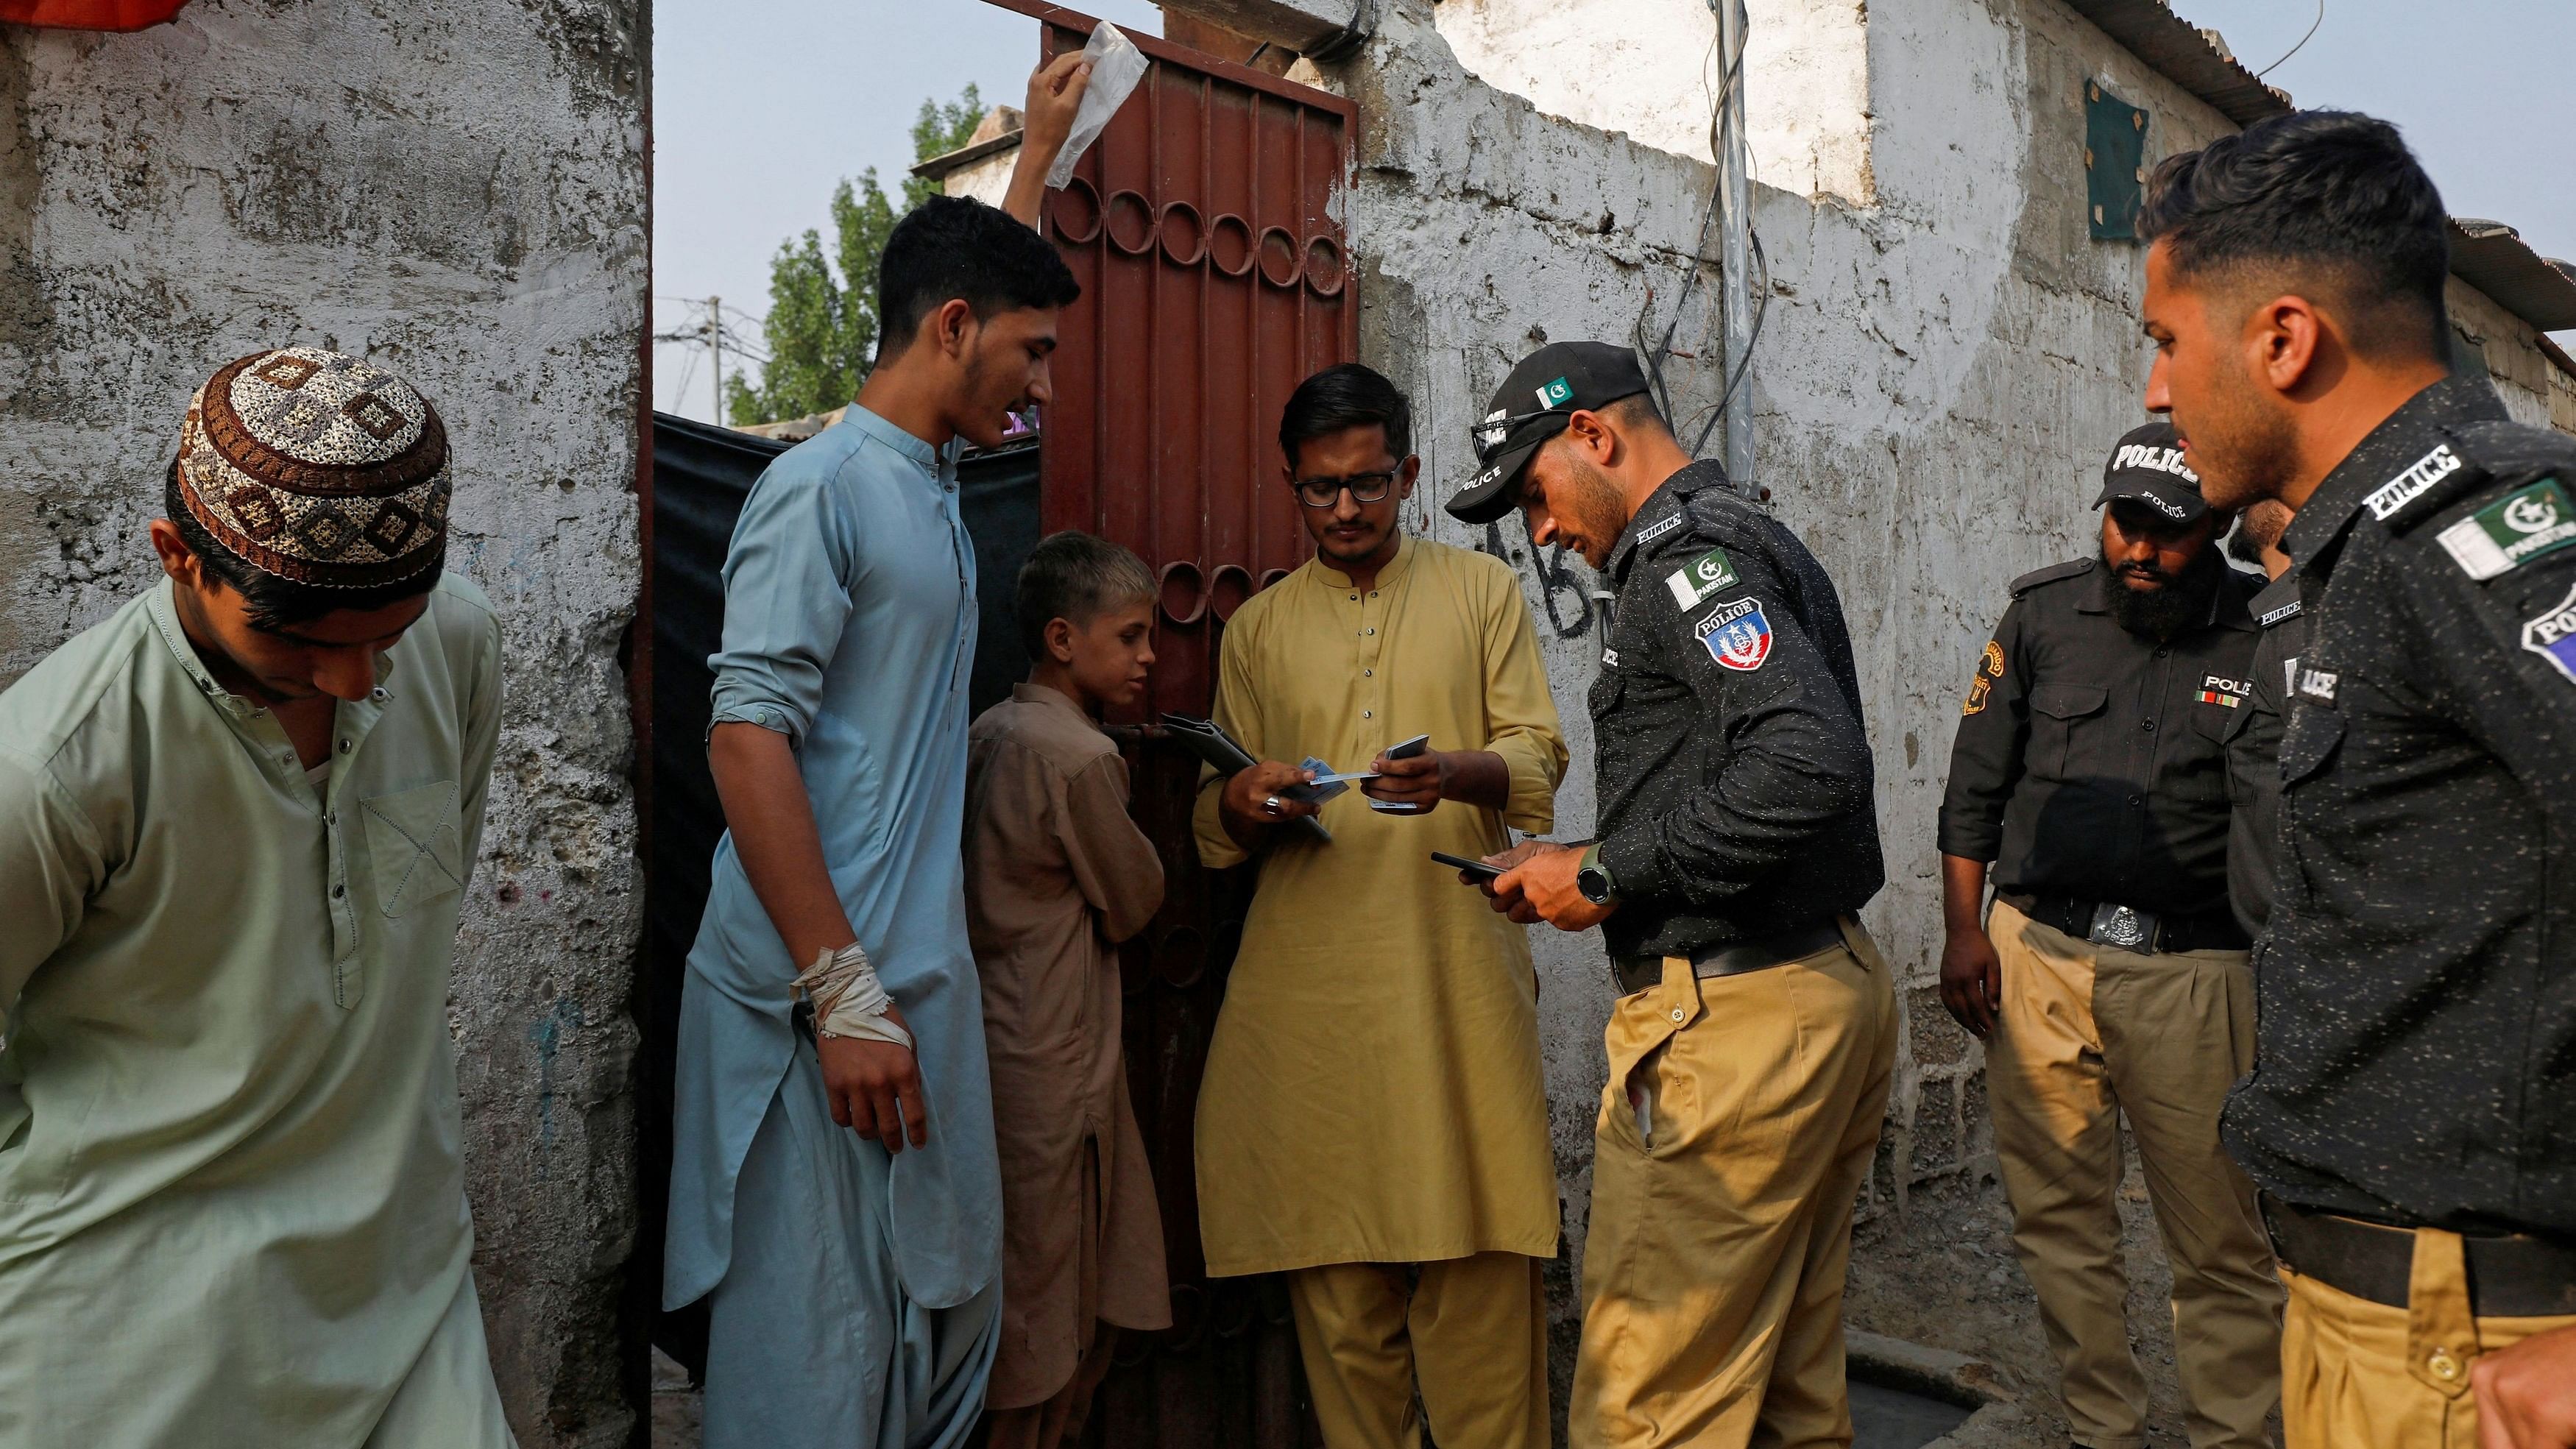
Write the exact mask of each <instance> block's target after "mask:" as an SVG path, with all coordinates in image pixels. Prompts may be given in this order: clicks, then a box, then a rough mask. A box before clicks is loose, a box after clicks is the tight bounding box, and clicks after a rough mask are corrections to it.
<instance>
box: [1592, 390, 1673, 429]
mask: <svg viewBox="0 0 2576 1449" xmlns="http://www.w3.org/2000/svg"><path fill="white" fill-rule="evenodd" d="M1601 412H1602V414H1603V415H1604V416H1606V417H1607V418H1609V419H1610V421H1612V422H1614V423H1616V424H1618V425H1619V426H1620V427H1623V428H1647V427H1652V428H1655V429H1658V430H1660V431H1662V432H1667V433H1669V432H1671V431H1672V430H1673V425H1672V424H1671V423H1668V422H1666V421H1664V410H1663V409H1662V408H1659V407H1657V406H1655V395H1654V394H1653V393H1651V392H1632V393H1630V394H1628V395H1627V396H1626V397H1623V398H1621V399H1619V400H1618V401H1616V402H1614V403H1611V404H1610V405H1609V406H1607V407H1604V408H1602V409H1601Z"/></svg>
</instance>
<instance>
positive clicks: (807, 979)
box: [794, 941, 912, 1051]
mask: <svg viewBox="0 0 2576 1449" xmlns="http://www.w3.org/2000/svg"><path fill="white" fill-rule="evenodd" d="M794 990H795V991H797V992H798V993H799V994H801V995H802V996H804V998H805V999H806V1000H807V1001H810V1002H812V1003H814V1032H815V1034H816V1035H817V1036H822V1037H829V1038H839V1037H856V1038H858V1039H860V1040H862V1041H884V1042H892V1043H894V1044H895V1045H896V1046H899V1047H902V1048H904V1049H905V1050H907V1051H909V1050H911V1048H912V1034H911V1033H910V1032H907V1031H905V1030H904V1029H903V1028H902V1027H899V1026H897V1025H895V1024H894V1023H893V1022H892V1021H890V1020H888V1019H887V1018H886V1012H887V1011H888V1010H889V1009H890V1008H892V1007H893V1005H894V998H893V997H891V996H888V995H886V989H885V987H884V986H883V985H881V984H879V982H878V981H877V968H875V967H874V966H871V965H869V964H868V953H867V952H866V951H863V950H861V949H860V948H859V943H858V942H856V941H852V942H851V943H850V944H848V945H846V946H843V947H842V948H841V949H840V950H838V951H820V952H817V953H815V956H814V964H813V965H811V966H808V967H806V968H805V974H803V975H801V976H799V977H797V978H796V985H795V987H794Z"/></svg>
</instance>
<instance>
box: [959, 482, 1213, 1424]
mask: <svg viewBox="0 0 2576 1449" xmlns="http://www.w3.org/2000/svg"><path fill="white" fill-rule="evenodd" d="M1153 600H1154V579H1153V575H1152V574H1150V573H1149V572H1147V571H1146V568H1145V565H1144V563H1143V562H1142V561H1141V560H1139V559H1138V558H1137V557H1136V556H1135V555H1134V554H1132V553H1129V552H1128V551H1127V550H1125V549H1123V548H1120V547H1118V546H1117V545H1116V544H1113V543H1109V542H1106V541H1104V540H1101V539H1097V538H1093V537H1092V536H1090V535H1089V534H1084V533H1059V534H1055V535H1053V536H1052V537H1049V538H1048V539H1046V540H1045V541H1043V542H1041V543H1040V544H1039V545H1038V547H1037V550H1036V552H1034V553H1033V554H1031V555H1030V556H1029V561H1028V563H1027V564H1026V565H1024V566H1023V567H1022V568H1021V570H1020V576H1019V590H1018V597H1017V600H1016V604H1017V612H1018V615H1019V625H1020V635H1021V638H1022V640H1023V642H1025V643H1026V644H1027V645H1028V650H1029V657H1030V659H1031V660H1032V661H1033V662H1032V663H1031V665H1030V668H1029V678H1028V682H1027V683H1025V684H1021V685H1018V686H1015V687H1014V688H1013V689H1012V691H1011V697H1010V698H1009V699H1007V700H1004V701H1002V702H1001V703H1000V704H997V705H995V706H993V707H992V708H991V709H988V710H986V711H984V713H983V715H982V716H981V717H979V718H978V719H977V720H976V721H975V724H974V728H973V729H972V730H971V731H970V733H969V735H968V739H969V746H968V748H969V755H968V761H967V767H966V768H967V774H966V923H967V937H968V940H969V941H970V942H971V943H972V944H973V946H974V950H975V966H976V970H977V972H978V974H979V975H980V976H981V977H982V980H983V991H984V1035H985V1044H986V1050H987V1053H988V1055H989V1056H990V1058H991V1061H992V1071H993V1129H994V1139H995V1141H996V1144H997V1145H998V1147H999V1149H1000V1154H1001V1165H1002V1341H1001V1346H1000V1348H999V1349H998V1351H997V1353H996V1356H995V1358H994V1362H993V1374H992V1379H991V1384H990V1389H989V1392H988V1396H987V1398H986V1400H985V1404H986V1413H985V1417H984V1426H983V1427H984V1435H985V1442H986V1443H987V1444H989V1445H990V1446H991V1449H1057V1446H1059V1445H1066V1444H1071V1443H1074V1442H1075V1441H1077V1440H1078V1439H1080V1437H1081V1435H1082V1426H1083V1420H1084V1418H1085V1417H1086V1416H1087V1414H1088V1412H1089V1410H1090V1406H1091V1395H1092V1391H1093V1390H1094V1389H1095V1388H1097V1387H1098V1386H1099V1384H1100V1380H1101V1378H1102V1376H1103V1375H1105V1374H1106V1373H1107V1372H1108V1370H1109V1359H1110V1352H1111V1348H1112V1345H1113V1343H1114V1342H1115V1340H1116V1338H1117V1330H1118V1329H1119V1328H1135V1329H1154V1328H1166V1327H1169V1326H1170V1325H1171V1321H1172V1319H1171V1303H1170V1296H1169V1291H1168V1289H1167V1286H1166V1283H1165V1278H1164V1269H1163V1228H1162V1222H1161V1219H1160V1217H1159V1216H1158V1214H1157V1210H1156V1208H1155V1205H1154V1184H1153V1179H1152V1178H1151V1176H1150V1175H1149V1173H1148V1171H1147V1168H1146V1165H1145V1143H1144V1138H1143V1136H1142V1135H1141V1134H1140V1133H1139V1132H1138V1131H1137V1129H1136V1115H1135V1112H1134V1110H1133V1109H1132V1108H1131V1107H1130V1106H1129V1104H1128V1100H1127V1075H1126V1062H1125V1059H1124V1056H1123V1054H1122V1053H1121V1051H1120V1050H1119V1035H1120V1028H1119V984H1118V956H1117V952H1116V949H1115V947H1114V945H1113V943H1115V942H1118V941H1123V940H1125V939H1127V938H1128V937H1130V936H1132V935H1134V934H1136V932H1137V931H1139V930H1141V929H1143V927H1144V925H1145V923H1146V921H1147V920H1149V919H1150V918H1151V917H1152V916H1153V914H1154V911H1155V910H1156V908H1157V907H1159V906H1160V905H1161V904H1162V901H1163V863H1162V861H1161V859H1160V858H1159V857H1157V856H1156V855H1155V853H1154V844H1153V842H1152V841H1150V840H1148V839H1146V838H1145V833H1144V832H1143V831H1141V830H1139V829H1137V828H1136V823H1135V822H1134V821H1133V820H1131V819H1129V818H1128V815H1127V763H1126V761H1125V760H1124V759H1122V758H1120V756H1119V753H1118V747H1117V746H1116V745H1115V744H1114V743H1112V742H1111V741H1110V738H1109V736H1107V735H1106V734H1103V733H1102V732H1101V729H1100V725H1099V722H1098V718H1097V717H1098V715H1099V713H1100V712H1101V711H1102V710H1103V709H1105V708H1108V707H1110V706H1114V705H1127V704H1132V703H1134V702H1135V701H1136V700H1137V699H1138V698H1140V697H1141V696H1142V695H1143V693H1144V688H1145V674H1146V671H1147V670H1148V669H1149V668H1151V667H1152V665H1153V663H1154V650H1153V642H1152V639H1153V612H1152V611H1153Z"/></svg>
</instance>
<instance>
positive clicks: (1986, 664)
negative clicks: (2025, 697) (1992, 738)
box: [1959, 639, 2004, 715]
mask: <svg viewBox="0 0 2576 1449" xmlns="http://www.w3.org/2000/svg"><path fill="white" fill-rule="evenodd" d="M2003 677H2004V646H2003V645H2001V644H1998V643H1996V642H1995V641H1994V640H1992V639H1989V640H1987V641H1986V652H1985V657H1983V658H1981V659H1979V660H1978V661H1977V672H1976V673H1975V674H1974V675H1972V676H1970V677H1969V680H1968V702H1967V703H1966V704H1964V705H1962V706H1960V709H1959V713H1961V714H1963V715H1970V714H1983V713H1985V709H1986V699H1987V696H1988V694H1989V693H1991V692H1992V690H1993V689H1994V685H1995V681H1996V680H1998V679H2001V678H2003Z"/></svg>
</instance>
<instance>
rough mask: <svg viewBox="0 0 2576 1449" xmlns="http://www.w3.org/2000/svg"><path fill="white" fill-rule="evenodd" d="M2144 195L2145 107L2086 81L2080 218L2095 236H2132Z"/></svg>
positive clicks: (2132, 238) (2135, 234)
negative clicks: (2131, 102)
mask: <svg viewBox="0 0 2576 1449" xmlns="http://www.w3.org/2000/svg"><path fill="white" fill-rule="evenodd" d="M2146 199H2147V113H2146V112H2144V111H2142V110H2139V109H2138V108H2137V107H2136V106H2133V105H2130V104H2129V103H2128V102H2127V101H2124V100H2122V99H2120V98H2119V97H2118V96H2116V95H2113V94H2112V93H2111V92H2110V91H2108V90H2106V89H2104V88H2103V85H2102V83H2101V82H2100V81H2086V82H2085V83H2084V204H2085V208H2086V209H2085V216H2084V224H2085V226H2086V228H2087V229H2089V230H2090V231H2091V232H2092V234H2093V238H2094V240H2096V241H2135V240H2137V237H2138V208H2139V207H2140V206H2141V205H2143V204H2144V203H2145V202H2146Z"/></svg>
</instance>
